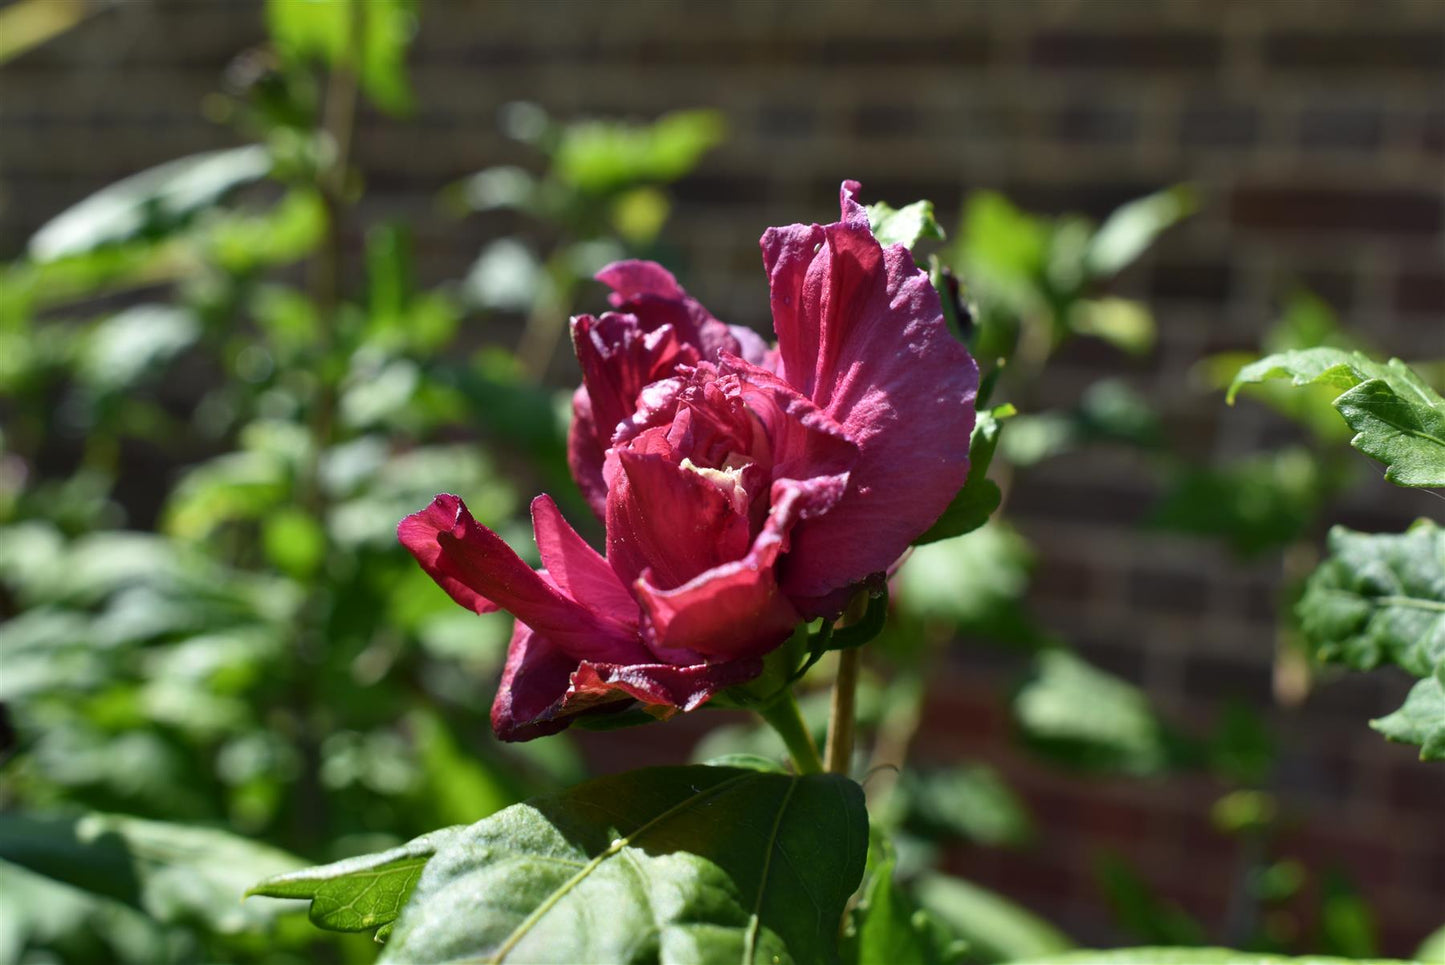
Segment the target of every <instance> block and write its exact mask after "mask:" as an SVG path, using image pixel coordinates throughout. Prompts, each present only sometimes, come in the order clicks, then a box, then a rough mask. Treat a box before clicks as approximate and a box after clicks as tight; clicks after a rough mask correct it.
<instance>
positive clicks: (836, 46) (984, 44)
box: [820, 32, 990, 68]
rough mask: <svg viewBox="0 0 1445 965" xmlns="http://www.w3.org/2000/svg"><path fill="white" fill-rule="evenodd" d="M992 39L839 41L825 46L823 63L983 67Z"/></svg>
mask: <svg viewBox="0 0 1445 965" xmlns="http://www.w3.org/2000/svg"><path fill="white" fill-rule="evenodd" d="M989 55H990V50H989V37H988V35H987V34H985V33H983V32H974V33H970V34H955V35H951V36H930V35H928V34H914V35H912V36H907V37H878V36H871V37H835V38H830V39H828V40H827V41H825V42H824V43H823V47H822V51H821V58H820V59H821V60H822V62H823V63H824V64H827V65H829V66H876V67H883V66H894V67H917V66H922V65H929V66H934V65H936V66H940V67H955V68H956V67H983V66H986V65H987V64H988V62H989Z"/></svg>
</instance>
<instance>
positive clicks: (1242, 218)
mask: <svg viewBox="0 0 1445 965" xmlns="http://www.w3.org/2000/svg"><path fill="white" fill-rule="evenodd" d="M1440 208H1441V205H1440V198H1439V197H1438V196H1436V195H1433V194H1429V193H1427V192H1423V191H1406V190H1399V189H1388V188H1375V189H1371V188H1354V189H1348V190H1344V189H1339V190H1336V189H1328V188H1293V187H1285V186H1283V185H1270V186H1266V185H1246V186H1243V187H1239V188H1236V189H1235V191H1234V194H1233V197H1232V198H1231V199H1230V217H1231V218H1232V219H1233V221H1234V223H1235V224H1237V225H1240V226H1241V227H1245V228H1257V229H1261V230H1267V231H1275V230H1278V231H1368V232H1379V233H1382V234H1396V235H1413V236H1418V235H1432V234H1436V233H1438V232H1439V231H1440V226H1441V221H1440Z"/></svg>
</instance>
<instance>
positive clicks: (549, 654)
mask: <svg viewBox="0 0 1445 965" xmlns="http://www.w3.org/2000/svg"><path fill="white" fill-rule="evenodd" d="M575 669H577V661H576V660H575V659H573V658H572V657H569V656H567V655H566V654H565V653H563V652H562V651H561V650H559V649H558V648H557V646H556V645H555V644H553V643H552V642H551V641H549V640H547V639H546V638H545V637H542V636H539V635H538V634H537V633H536V632H535V631H533V630H532V629H531V628H530V627H528V626H527V625H526V624H524V623H522V622H520V621H518V622H517V623H516V624H514V625H513V627H512V641H511V643H510V644H508V646H507V665H506V668H505V669H504V670H503V671H502V682H501V685H500V686H499V687H498V688H497V697H496V699H495V700H494V701H492V730H494V731H496V732H497V736H498V737H500V738H501V739H502V740H504V741H525V740H531V739H532V738H534V737H544V736H546V735H547V734H555V733H557V732H558V731H560V730H562V729H563V728H564V727H566V726H567V725H568V724H569V723H571V721H570V720H568V719H567V718H562V719H560V720H559V719H556V718H555V717H553V716H552V714H551V711H552V710H553V708H555V707H559V706H561V704H562V702H563V701H564V700H565V699H566V696H567V687H568V683H569V680H570V678H571V676H572V671H573V670H575Z"/></svg>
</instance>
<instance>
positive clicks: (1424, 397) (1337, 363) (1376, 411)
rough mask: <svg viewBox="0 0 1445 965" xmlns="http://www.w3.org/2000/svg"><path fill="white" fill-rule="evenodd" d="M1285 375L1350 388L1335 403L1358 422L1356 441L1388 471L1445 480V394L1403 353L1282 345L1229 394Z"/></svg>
mask: <svg viewBox="0 0 1445 965" xmlns="http://www.w3.org/2000/svg"><path fill="white" fill-rule="evenodd" d="M1279 378H1288V379H1290V380H1291V381H1292V382H1293V383H1294V384H1295V385H1310V384H1318V385H1325V386H1329V387H1331V388H1333V389H1337V390H1343V392H1342V394H1340V395H1339V396H1338V397H1337V398H1336V399H1335V402H1334V405H1335V408H1336V409H1338V410H1339V413H1340V415H1341V416H1343V417H1344V419H1345V422H1347V423H1349V426H1350V428H1352V429H1354V430H1355V437H1354V438H1353V439H1352V440H1350V444H1351V445H1352V446H1354V447H1355V448H1356V449H1358V450H1360V451H1361V452H1363V453H1365V454H1366V455H1367V456H1370V457H1372V458H1374V459H1377V460H1379V461H1380V462H1383V463H1384V464H1385V466H1386V469H1385V478H1386V479H1388V480H1390V481H1391V482H1393V483H1395V484H1396V485H1399V486H1445V398H1441V396H1440V394H1439V393H1438V392H1436V391H1435V390H1434V389H1433V388H1431V387H1430V386H1429V385H1428V384H1427V383H1426V382H1425V380H1424V379H1422V378H1420V376H1419V375H1417V374H1416V373H1415V372H1413V371H1411V370H1410V368H1409V367H1408V366H1406V365H1405V363H1403V362H1401V361H1400V360H1399V359H1391V360H1390V361H1388V362H1377V361H1375V360H1374V359H1371V358H1370V357H1368V356H1366V355H1364V354H1363V353H1360V352H1347V351H1345V350H1343V349H1336V348H1313V349H1300V350H1296V351H1289V352H1282V353H1280V354H1278V355H1270V356H1267V357H1266V358H1262V359H1260V360H1259V361H1257V362H1254V363H1253V364H1251V365H1247V366H1245V367H1244V368H1243V369H1240V371H1239V374H1238V375H1236V376H1235V379H1234V384H1233V385H1231V386H1230V389H1229V394H1228V399H1229V400H1230V401H1233V399H1234V395H1235V393H1236V392H1238V390H1239V388H1240V387H1241V386H1242V385H1245V384H1246V383H1251V382H1261V381H1265V380H1267V379H1279Z"/></svg>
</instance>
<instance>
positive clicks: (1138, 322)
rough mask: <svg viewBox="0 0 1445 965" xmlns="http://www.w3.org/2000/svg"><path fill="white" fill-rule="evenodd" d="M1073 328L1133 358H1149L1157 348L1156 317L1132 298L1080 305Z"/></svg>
mask: <svg viewBox="0 0 1445 965" xmlns="http://www.w3.org/2000/svg"><path fill="white" fill-rule="evenodd" d="M1068 321H1069V327H1070V328H1072V329H1073V330H1074V331H1075V332H1077V333H1078V334H1080V335H1091V336H1093V337H1094V338H1098V339H1102V340H1103V341H1105V342H1108V343H1109V344H1110V345H1113V346H1114V347H1115V348H1118V349H1122V350H1123V351H1125V352H1128V353H1129V354H1131V355H1147V354H1148V353H1149V350H1150V349H1152V348H1153V347H1154V316H1153V315H1151V314H1149V309H1148V308H1146V307H1145V306H1144V304H1143V303H1142V302H1137V301H1134V300H1133V299H1131V298H1091V299H1086V300H1084V301H1080V302H1076V303H1075V304H1074V307H1073V311H1071V312H1070V313H1069V319H1068Z"/></svg>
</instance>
